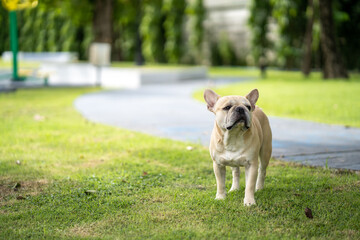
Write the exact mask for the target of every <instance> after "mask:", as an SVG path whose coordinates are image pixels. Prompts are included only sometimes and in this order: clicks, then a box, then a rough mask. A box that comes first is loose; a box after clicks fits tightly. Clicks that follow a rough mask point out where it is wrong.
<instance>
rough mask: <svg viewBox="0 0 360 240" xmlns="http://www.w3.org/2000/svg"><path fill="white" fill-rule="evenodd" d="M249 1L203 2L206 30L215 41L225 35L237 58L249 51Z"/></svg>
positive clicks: (211, 0)
mask: <svg viewBox="0 0 360 240" xmlns="http://www.w3.org/2000/svg"><path fill="white" fill-rule="evenodd" d="M250 3H251V0H221V1H219V0H204V5H205V8H206V11H207V19H206V21H205V28H206V30H207V31H208V32H209V33H211V35H212V36H215V37H216V38H217V39H219V38H220V37H221V35H222V34H225V35H227V37H228V39H229V40H230V41H231V42H232V43H233V46H234V47H235V49H236V53H237V55H238V56H244V57H245V56H246V55H247V54H248V53H249V50H250V30H249V27H248V19H249V17H250V11H249V7H250Z"/></svg>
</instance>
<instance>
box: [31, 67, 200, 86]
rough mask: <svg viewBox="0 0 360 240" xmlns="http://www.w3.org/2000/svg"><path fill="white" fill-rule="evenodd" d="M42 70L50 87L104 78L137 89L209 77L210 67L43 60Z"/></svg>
mask: <svg viewBox="0 0 360 240" xmlns="http://www.w3.org/2000/svg"><path fill="white" fill-rule="evenodd" d="M38 71H39V73H40V74H41V75H43V76H44V75H47V76H48V85H49V86H94V85H97V84H98V83H99V82H98V81H99V80H100V85H101V86H102V87H105V88H137V87H140V86H141V85H144V84H151V83H171V82H178V81H184V80H189V79H206V78H207V68H206V67H189V68H174V69H146V68H145V69H143V68H113V67H102V68H98V67H96V66H94V65H92V64H88V63H61V64H59V63H43V64H41V66H40V68H39V70H38ZM97 71H99V72H97ZM98 77H99V78H100V79H97V78H98Z"/></svg>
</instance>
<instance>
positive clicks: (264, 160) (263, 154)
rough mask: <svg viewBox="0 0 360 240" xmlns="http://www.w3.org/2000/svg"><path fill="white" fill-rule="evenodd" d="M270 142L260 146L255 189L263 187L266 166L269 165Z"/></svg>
mask: <svg viewBox="0 0 360 240" xmlns="http://www.w3.org/2000/svg"><path fill="white" fill-rule="evenodd" d="M271 150H272V146H271V142H270V144H268V145H267V146H264V145H263V146H262V148H261V150H260V154H259V162H260V164H259V168H258V177H257V180H256V191H257V190H261V189H263V188H264V182H265V176H266V168H267V166H268V165H269V161H270V158H271Z"/></svg>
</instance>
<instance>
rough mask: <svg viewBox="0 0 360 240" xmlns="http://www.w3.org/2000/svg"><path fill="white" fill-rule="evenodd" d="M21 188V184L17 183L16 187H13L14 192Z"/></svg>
mask: <svg viewBox="0 0 360 240" xmlns="http://www.w3.org/2000/svg"><path fill="white" fill-rule="evenodd" d="M20 187H21V184H20V183H18V182H17V183H15V185H14V186H13V187H12V189H13V190H14V191H17V190H19V188H20Z"/></svg>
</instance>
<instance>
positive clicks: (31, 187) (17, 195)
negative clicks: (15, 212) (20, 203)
mask: <svg viewBox="0 0 360 240" xmlns="http://www.w3.org/2000/svg"><path fill="white" fill-rule="evenodd" d="M48 184H49V181H48V180H47V179H39V180H34V181H19V182H14V181H10V180H5V181H4V180H3V181H1V182H0V205H2V204H4V202H5V201H6V200H8V199H17V200H22V199H23V198H25V197H26V196H35V195H37V194H39V193H41V192H42V191H43V189H44V187H45V186H46V185H48Z"/></svg>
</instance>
